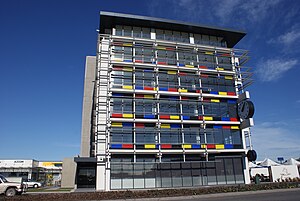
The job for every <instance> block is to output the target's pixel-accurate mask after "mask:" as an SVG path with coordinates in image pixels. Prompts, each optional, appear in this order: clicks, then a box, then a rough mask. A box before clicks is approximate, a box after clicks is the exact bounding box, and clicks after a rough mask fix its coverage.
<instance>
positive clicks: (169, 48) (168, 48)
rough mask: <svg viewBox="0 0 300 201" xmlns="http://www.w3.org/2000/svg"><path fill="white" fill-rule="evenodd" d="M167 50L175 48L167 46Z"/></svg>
mask: <svg viewBox="0 0 300 201" xmlns="http://www.w3.org/2000/svg"><path fill="white" fill-rule="evenodd" d="M166 50H174V48H172V47H166Z"/></svg>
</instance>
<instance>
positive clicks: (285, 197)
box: [110, 188, 300, 201]
mask: <svg viewBox="0 0 300 201" xmlns="http://www.w3.org/2000/svg"><path fill="white" fill-rule="evenodd" d="M137 200H141V199H126V201H137ZM143 200H144V201H208V200H209V201H223V200H228V201H299V200H300V188H297V189H280V190H265V191H249V192H237V193H219V194H210V195H196V196H185V197H168V198H145V199H143ZM110 201H112V200H110ZM115 201H122V200H115ZM124 201H125V200H124Z"/></svg>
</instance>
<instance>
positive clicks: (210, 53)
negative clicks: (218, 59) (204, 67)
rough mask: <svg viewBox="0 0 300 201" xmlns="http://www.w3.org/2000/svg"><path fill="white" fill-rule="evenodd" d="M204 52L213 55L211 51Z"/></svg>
mask: <svg viewBox="0 0 300 201" xmlns="http://www.w3.org/2000/svg"><path fill="white" fill-rule="evenodd" d="M205 54H209V55H213V54H214V53H213V52H205Z"/></svg>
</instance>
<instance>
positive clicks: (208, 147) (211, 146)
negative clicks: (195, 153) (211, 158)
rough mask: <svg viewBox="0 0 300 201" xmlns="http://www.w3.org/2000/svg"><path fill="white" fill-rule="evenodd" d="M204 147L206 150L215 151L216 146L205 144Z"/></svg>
mask: <svg viewBox="0 0 300 201" xmlns="http://www.w3.org/2000/svg"><path fill="white" fill-rule="evenodd" d="M206 147H207V149H215V148H216V145H215V144H207V145H206Z"/></svg>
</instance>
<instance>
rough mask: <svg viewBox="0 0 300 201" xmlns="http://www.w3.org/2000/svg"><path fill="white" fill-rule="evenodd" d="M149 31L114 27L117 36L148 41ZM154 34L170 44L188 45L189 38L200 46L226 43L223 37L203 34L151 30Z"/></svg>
mask: <svg viewBox="0 0 300 201" xmlns="http://www.w3.org/2000/svg"><path fill="white" fill-rule="evenodd" d="M150 31H151V29H150V28H146V27H132V26H120V25H119V26H116V35H117V36H127V37H133V38H146V39H149V38H150V36H151V34H150ZM152 32H154V33H155V34H156V39H157V40H165V41H172V42H181V43H190V36H193V37H194V39H195V40H194V43H195V44H200V45H209V46H216V47H226V41H225V40H224V39H223V37H217V36H209V35H205V34H193V33H187V32H179V31H172V30H163V29H152Z"/></svg>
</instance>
